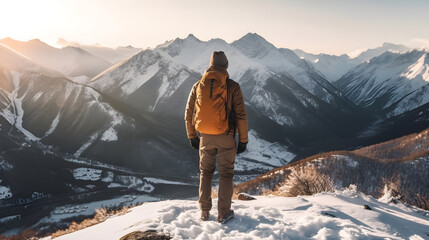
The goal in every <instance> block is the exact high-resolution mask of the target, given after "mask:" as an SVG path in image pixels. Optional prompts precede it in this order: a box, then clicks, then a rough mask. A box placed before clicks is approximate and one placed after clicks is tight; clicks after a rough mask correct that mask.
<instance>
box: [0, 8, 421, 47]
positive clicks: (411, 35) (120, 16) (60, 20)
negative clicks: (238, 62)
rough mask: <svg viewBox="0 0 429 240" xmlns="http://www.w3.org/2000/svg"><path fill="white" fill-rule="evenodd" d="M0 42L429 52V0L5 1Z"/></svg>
mask: <svg viewBox="0 0 429 240" xmlns="http://www.w3.org/2000/svg"><path fill="white" fill-rule="evenodd" d="M0 9H1V14H0V38H5V37H11V38H14V39H17V40H21V41H27V40H31V39H34V38H39V39H40V40H42V41H44V42H46V43H48V44H50V45H53V46H58V45H57V40H58V38H63V39H65V40H67V41H74V42H80V43H82V44H100V45H103V46H109V47H116V46H126V45H132V46H135V47H141V48H148V47H151V48H153V47H155V46H156V45H158V44H162V43H164V42H165V41H167V40H172V39H175V38H177V37H179V38H185V37H186V36H187V35H189V34H190V33H192V34H194V35H195V36H196V37H197V38H199V39H201V40H204V41H207V40H210V39H212V38H222V39H224V40H225V41H227V42H232V41H234V40H237V39H239V38H240V37H242V36H244V35H245V34H246V33H248V32H252V33H258V34H259V35H261V36H262V37H264V38H265V39H266V40H268V41H269V42H271V43H272V44H274V45H275V46H276V47H284V48H290V49H302V50H304V51H307V52H311V53H328V54H336V55H339V54H343V53H350V52H354V51H356V50H359V49H366V48H373V47H377V46H381V45H382V44H383V43H384V42H391V43H396V44H405V45H407V46H410V47H416V48H417V47H426V48H429V27H428V26H429V24H428V23H429V14H428V13H429V1H428V0H407V1H406V0H354V1H353V0H295V1H292V0H260V1H256V0H217V1H207V0H154V1H147V0H37V1H35V0H0Z"/></svg>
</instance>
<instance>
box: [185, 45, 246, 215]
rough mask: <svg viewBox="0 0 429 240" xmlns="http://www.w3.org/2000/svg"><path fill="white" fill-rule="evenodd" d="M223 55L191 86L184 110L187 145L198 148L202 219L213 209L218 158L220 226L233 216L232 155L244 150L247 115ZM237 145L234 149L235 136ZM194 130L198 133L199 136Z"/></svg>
mask: <svg viewBox="0 0 429 240" xmlns="http://www.w3.org/2000/svg"><path fill="white" fill-rule="evenodd" d="M227 68H228V59H227V58H226V55H225V53H224V52H222V51H220V52H213V54H212V56H211V59H210V66H209V68H208V69H207V70H206V72H205V73H204V75H203V77H202V78H201V80H199V81H198V82H197V83H195V85H194V86H193V87H192V90H191V93H190V95H189V98H188V103H187V106H186V111H185V121H186V131H187V135H188V139H189V140H190V144H191V146H192V147H193V148H195V149H199V155H200V187H199V200H198V202H199V204H200V208H201V219H202V220H203V221H206V220H208V219H209V211H210V209H211V207H212V199H211V190H212V178H213V173H214V171H215V168H216V156H217V157H218V171H219V192H218V197H219V198H218V218H217V220H218V221H219V222H221V223H225V222H227V221H228V220H229V219H231V218H233V217H234V211H233V210H232V209H231V198H232V194H233V181H232V180H233V176H234V161H235V155H236V154H239V153H242V152H244V151H245V150H246V145H247V142H248V137H247V116H246V109H245V106H244V100H243V94H242V93H241V89H240V85H239V84H238V83H237V82H235V81H233V80H231V79H229V74H228V72H227V70H226V69H227ZM236 130H238V134H239V143H238V146H237V148H236V142H235V133H236ZM197 131H198V132H199V133H200V137H201V140H200V138H199V137H198V134H197Z"/></svg>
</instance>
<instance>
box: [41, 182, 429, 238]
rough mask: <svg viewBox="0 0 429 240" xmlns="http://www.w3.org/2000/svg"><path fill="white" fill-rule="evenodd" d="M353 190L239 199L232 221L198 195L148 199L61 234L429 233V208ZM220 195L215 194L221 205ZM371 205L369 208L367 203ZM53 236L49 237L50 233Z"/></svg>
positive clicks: (387, 235)
mask: <svg viewBox="0 0 429 240" xmlns="http://www.w3.org/2000/svg"><path fill="white" fill-rule="evenodd" d="M388 200H389V197H388V196H385V197H384V198H381V199H380V200H377V199H374V198H372V197H368V196H365V195H363V194H360V193H356V192H354V191H353V190H344V191H337V192H335V193H321V194H317V195H315V196H305V197H293V198H286V197H275V196H264V197H262V196H261V197H257V200H254V201H241V200H234V202H233V204H232V208H233V209H234V211H235V218H234V219H233V220H231V221H230V222H228V223H227V224H224V225H222V224H220V223H218V222H217V221H216V218H215V216H216V215H217V211H216V210H215V209H214V210H212V211H211V216H210V219H209V221H206V222H202V221H200V220H199V216H200V210H199V209H198V204H197V202H196V201H189V200H171V201H161V202H152V203H145V204H143V205H141V206H138V207H135V208H133V209H131V211H130V212H128V213H127V214H125V215H122V216H113V217H111V218H109V219H108V220H107V221H105V222H103V223H100V224H98V225H94V226H92V227H89V228H86V229H83V230H81V231H77V232H74V233H71V234H67V235H64V236H61V237H59V238H57V239H58V240H66V239H100V238H102V239H115V240H116V239H119V238H120V237H122V236H124V235H126V234H127V233H130V232H133V231H145V230H149V229H155V230H157V231H161V232H164V233H168V234H170V235H171V236H172V237H173V239H310V238H311V239H412V240H416V239H428V238H429V235H428V234H429V212H427V211H422V210H419V209H415V208H410V207H407V206H405V205H403V204H400V203H399V204H394V203H388ZM216 202H217V199H214V206H216ZM364 204H367V205H369V206H370V207H371V208H372V210H365V209H364V207H363V205H364ZM46 239H50V238H46Z"/></svg>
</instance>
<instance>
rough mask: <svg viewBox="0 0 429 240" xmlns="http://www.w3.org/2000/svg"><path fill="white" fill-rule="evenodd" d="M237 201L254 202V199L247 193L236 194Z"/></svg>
mask: <svg viewBox="0 0 429 240" xmlns="http://www.w3.org/2000/svg"><path fill="white" fill-rule="evenodd" d="M238 199H239V200H244V201H249V200H255V199H256V198H254V197H252V196H250V195H249V194H247V193H240V194H238Z"/></svg>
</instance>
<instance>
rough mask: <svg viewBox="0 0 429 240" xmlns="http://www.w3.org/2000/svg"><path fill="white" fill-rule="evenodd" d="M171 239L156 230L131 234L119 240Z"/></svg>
mask: <svg viewBox="0 0 429 240" xmlns="http://www.w3.org/2000/svg"><path fill="white" fill-rule="evenodd" d="M168 239H171V237H170V236H169V235H165V234H164V233H162V232H157V231H156V230H147V231H144V232H142V231H134V232H130V233H128V234H127V235H125V236H123V237H121V238H120V239H119V240H168Z"/></svg>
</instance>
